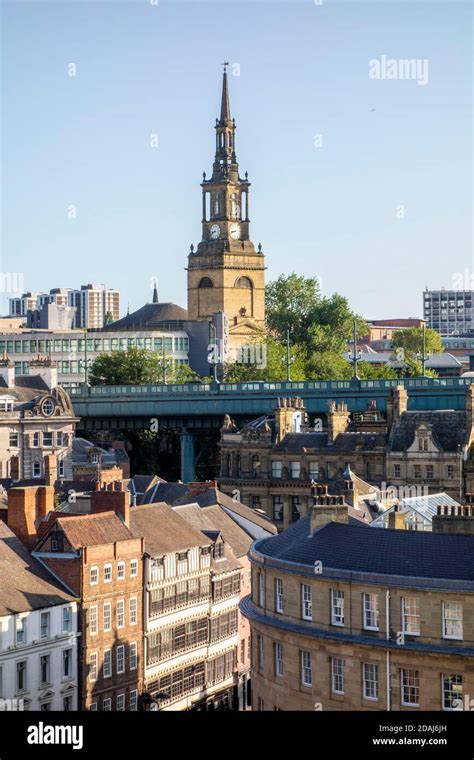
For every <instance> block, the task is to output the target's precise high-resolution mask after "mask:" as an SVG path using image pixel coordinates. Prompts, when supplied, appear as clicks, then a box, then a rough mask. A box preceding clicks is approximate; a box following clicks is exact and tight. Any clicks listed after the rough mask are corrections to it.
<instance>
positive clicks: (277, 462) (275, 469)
mask: <svg viewBox="0 0 474 760" xmlns="http://www.w3.org/2000/svg"><path fill="white" fill-rule="evenodd" d="M277 465H279V467H277ZM271 472H272V478H277V479H278V480H280V479H281V477H282V475H283V462H282V461H280V460H278V459H276V460H273V461H272V463H271ZM277 472H279V473H280V474H279V475H277Z"/></svg>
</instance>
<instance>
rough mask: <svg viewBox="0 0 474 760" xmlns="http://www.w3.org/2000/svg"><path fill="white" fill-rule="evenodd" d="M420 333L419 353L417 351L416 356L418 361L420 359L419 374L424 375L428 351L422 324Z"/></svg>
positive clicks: (424, 326) (424, 328) (424, 329)
mask: <svg viewBox="0 0 474 760" xmlns="http://www.w3.org/2000/svg"><path fill="white" fill-rule="evenodd" d="M421 331H422V332H421V335H422V343H421V353H420V351H418V353H417V355H416V358H417V359H418V361H420V359H421V375H422V377H425V374H426V360H427V359H429V358H430V355H429V353H427V352H426V325H425V324H423V326H422V328H421Z"/></svg>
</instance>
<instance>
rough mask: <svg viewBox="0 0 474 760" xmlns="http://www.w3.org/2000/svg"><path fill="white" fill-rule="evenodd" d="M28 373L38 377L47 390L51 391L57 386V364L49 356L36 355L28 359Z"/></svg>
mask: <svg viewBox="0 0 474 760" xmlns="http://www.w3.org/2000/svg"><path fill="white" fill-rule="evenodd" d="M29 372H30V375H33V376H37V377H40V378H41V379H42V381H43V382H44V384H45V385H46V387H47V388H48V390H50V391H52V390H54V388H57V386H58V365H57V364H56V363H55V362H53V361H52V360H51V359H50V358H49V356H43V357H42V356H38V357H37V358H36V359H33V360H32V361H30V364H29Z"/></svg>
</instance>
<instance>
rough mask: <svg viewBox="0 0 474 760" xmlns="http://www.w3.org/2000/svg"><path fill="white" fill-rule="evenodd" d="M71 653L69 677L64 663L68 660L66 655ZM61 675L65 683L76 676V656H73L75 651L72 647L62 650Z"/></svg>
mask: <svg viewBox="0 0 474 760" xmlns="http://www.w3.org/2000/svg"><path fill="white" fill-rule="evenodd" d="M67 652H69V675H67V674H66V672H65V670H66V669H65V667H64V662H65V658H66V653H67ZM61 673H62V679H63V681H69V680H70V679H71V678H72V677H73V674H74V656H73V650H72V647H65V648H64V649H63V650H62V653H61Z"/></svg>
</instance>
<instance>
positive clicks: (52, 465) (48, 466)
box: [43, 454, 58, 486]
mask: <svg viewBox="0 0 474 760" xmlns="http://www.w3.org/2000/svg"><path fill="white" fill-rule="evenodd" d="M43 461H44V475H45V481H46V485H47V486H54V484H55V483H56V481H57V479H58V459H57V457H56V454H46V455H45V456H44V458H43Z"/></svg>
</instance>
